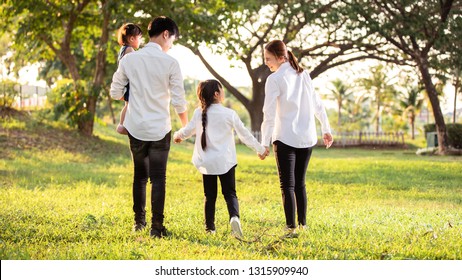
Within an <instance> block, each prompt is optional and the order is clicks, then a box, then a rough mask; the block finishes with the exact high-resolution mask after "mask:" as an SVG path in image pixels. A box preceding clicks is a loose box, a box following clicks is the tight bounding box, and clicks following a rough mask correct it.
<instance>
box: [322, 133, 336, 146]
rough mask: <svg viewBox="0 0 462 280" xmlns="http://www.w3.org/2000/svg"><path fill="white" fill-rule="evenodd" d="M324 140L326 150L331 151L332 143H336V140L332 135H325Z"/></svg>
mask: <svg viewBox="0 0 462 280" xmlns="http://www.w3.org/2000/svg"><path fill="white" fill-rule="evenodd" d="M322 140H323V141H324V145H326V149H329V148H330V146H332V143H334V138H333V137H332V134H330V133H324V135H323V137H322Z"/></svg>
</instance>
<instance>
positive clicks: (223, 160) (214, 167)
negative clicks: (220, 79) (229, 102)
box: [174, 103, 265, 175]
mask: <svg viewBox="0 0 462 280" xmlns="http://www.w3.org/2000/svg"><path fill="white" fill-rule="evenodd" d="M233 131H236V133H237V136H238V137H239V139H240V140H241V141H242V142H243V143H244V144H246V145H247V146H248V147H250V148H252V149H254V150H255V151H256V152H258V153H259V154H263V153H265V147H263V146H262V145H260V143H258V140H257V139H255V137H254V136H253V135H252V134H251V133H250V131H249V130H248V129H247V128H246V127H245V126H244V124H243V123H242V121H241V119H240V118H239V116H238V115H237V113H236V112H235V111H234V110H231V109H229V108H226V107H224V106H222V105H221V104H219V103H216V104H212V105H210V107H209V108H208V109H207V126H206V137H207V138H206V139H207V147H206V149H205V151H204V150H202V147H201V139H202V109H201V108H197V109H196V110H195V111H194V115H193V117H192V119H191V121H190V122H189V123H188V124H187V125H186V126H185V127H184V128H182V129H180V130H178V131H177V132H175V134H174V138H177V137H179V138H180V139H182V140H184V139H187V138H189V137H191V136H192V135H194V134H196V142H195V144H194V152H193V157H192V162H193V164H194V166H195V167H196V168H197V169H198V170H199V172H201V173H202V174H209V175H221V174H225V173H226V172H228V171H229V170H230V169H231V168H232V167H233V166H235V165H236V164H237V159H236V145H235V143H234V133H233Z"/></svg>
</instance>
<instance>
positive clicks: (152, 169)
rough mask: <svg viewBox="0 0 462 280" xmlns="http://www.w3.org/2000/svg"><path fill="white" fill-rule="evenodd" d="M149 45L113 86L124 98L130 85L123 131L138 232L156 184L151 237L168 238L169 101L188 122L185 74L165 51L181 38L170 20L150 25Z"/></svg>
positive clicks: (130, 59)
mask: <svg viewBox="0 0 462 280" xmlns="http://www.w3.org/2000/svg"><path fill="white" fill-rule="evenodd" d="M148 33H149V38H150V40H149V43H148V44H146V46H144V47H143V48H142V49H141V50H139V51H136V52H132V53H130V54H128V55H126V56H124V57H123V58H122V60H120V63H119V67H118V69H117V71H116V72H115V73H114V76H113V78H112V84H111V91H110V94H111V97H112V98H114V99H121V98H122V97H123V94H124V88H125V86H126V85H127V84H128V83H130V102H129V105H128V109H127V113H126V116H125V121H124V123H123V125H124V127H125V128H126V129H127V131H128V136H129V139H130V151H131V153H132V158H133V163H134V178H133V211H134V212H135V224H134V230H135V231H138V230H143V229H144V228H145V227H146V211H145V206H146V184H147V181H148V179H150V180H151V185H152V194H151V209H152V224H151V232H150V235H151V237H157V238H161V237H163V236H165V235H166V234H167V231H166V229H165V227H164V225H163V222H164V204H165V181H166V169H167V159H168V154H169V151H170V140H171V129H172V127H171V120H170V103H171V104H172V105H173V107H174V108H175V110H176V112H177V114H178V116H179V118H180V120H181V123H182V125H183V126H185V125H186V124H187V123H188V114H187V101H186V98H185V92H184V88H183V76H182V74H181V70H180V67H179V64H178V62H177V61H176V60H175V59H174V58H173V57H171V56H169V55H168V54H166V52H167V51H168V50H169V49H170V48H171V47H172V45H173V42H174V41H175V39H176V38H178V36H179V31H178V26H177V25H176V23H175V22H174V21H173V20H172V19H170V18H168V17H164V16H161V17H157V18H155V19H153V20H152V21H151V23H150V24H149V26H148Z"/></svg>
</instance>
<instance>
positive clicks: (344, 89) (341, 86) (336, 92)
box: [330, 79, 353, 128]
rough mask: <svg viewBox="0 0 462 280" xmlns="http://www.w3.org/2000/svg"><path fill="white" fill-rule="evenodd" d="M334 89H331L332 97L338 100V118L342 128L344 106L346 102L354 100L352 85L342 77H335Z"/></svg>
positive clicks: (338, 123)
mask: <svg viewBox="0 0 462 280" xmlns="http://www.w3.org/2000/svg"><path fill="white" fill-rule="evenodd" d="M331 83H332V85H333V86H334V89H331V90H330V91H331V93H332V96H331V99H333V100H334V101H336V102H337V110H338V119H337V125H338V127H339V128H340V126H341V125H342V108H343V106H344V103H345V102H349V101H352V100H353V92H352V91H350V89H351V88H350V87H349V86H348V85H346V84H345V83H344V82H343V81H342V80H341V79H335V80H333V81H332V82H331Z"/></svg>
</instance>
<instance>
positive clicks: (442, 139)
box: [417, 57, 448, 155]
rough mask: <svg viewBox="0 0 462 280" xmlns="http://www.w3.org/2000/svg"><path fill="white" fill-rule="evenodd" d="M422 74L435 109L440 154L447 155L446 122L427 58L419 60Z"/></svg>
mask: <svg viewBox="0 0 462 280" xmlns="http://www.w3.org/2000/svg"><path fill="white" fill-rule="evenodd" d="M417 63H418V67H419V71H420V74H421V75H422V80H423V82H424V85H425V91H426V92H427V95H428V99H429V100H430V103H431V105H432V108H433V116H434V117H435V125H436V133H437V135H438V153H439V154H442V155H444V154H446V152H447V148H448V135H447V132H446V124H445V122H444V116H443V113H442V111H441V107H440V101H439V100H438V93H437V91H436V87H435V85H434V84H433V82H432V77H431V75H430V71H429V69H428V61H427V58H425V57H420V58H419V59H417Z"/></svg>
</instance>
